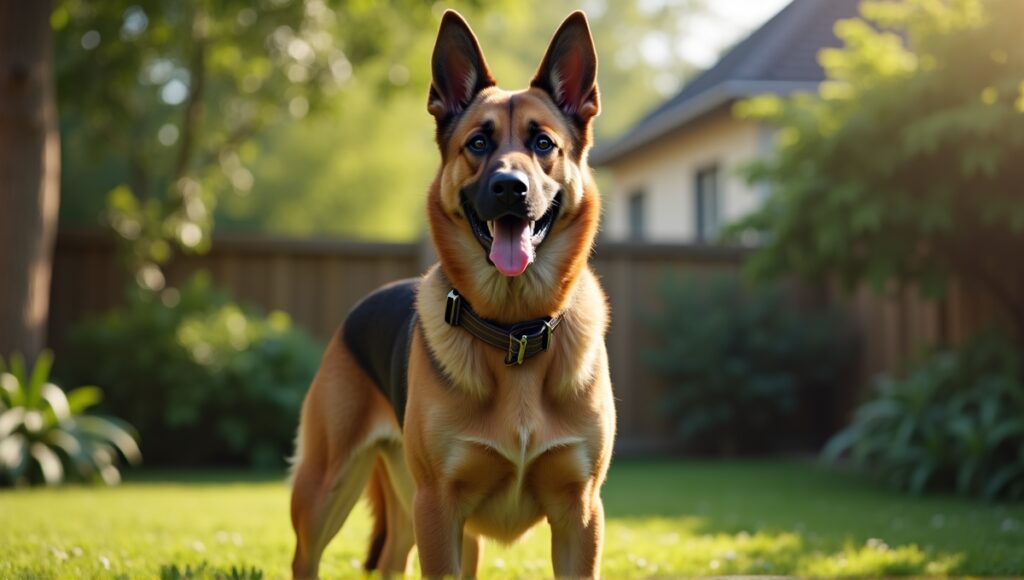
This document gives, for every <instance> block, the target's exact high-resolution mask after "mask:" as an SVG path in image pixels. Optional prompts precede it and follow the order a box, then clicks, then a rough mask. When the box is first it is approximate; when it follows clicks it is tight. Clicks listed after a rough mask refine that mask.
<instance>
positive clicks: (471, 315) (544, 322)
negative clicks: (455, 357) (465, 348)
mask: <svg viewBox="0 0 1024 580" xmlns="http://www.w3.org/2000/svg"><path fill="white" fill-rule="evenodd" d="M444 321H445V322H447V323H448V325H449V326H461V327H462V328H464V329H466V332H468V333H470V334H472V335H473V336H475V337H477V338H478V339H480V340H482V341H484V342H486V343H487V344H489V345H491V346H494V347H497V348H500V349H501V350H504V351H505V364H506V365H509V366H512V365H521V364H523V361H524V360H526V359H528V358H530V357H532V356H535V355H537V354H539V353H542V352H544V351H545V350H547V349H548V347H549V346H551V339H552V335H553V334H554V332H555V328H557V327H558V323H560V322H561V321H562V315H561V314H559V315H558V316H555V317H551V318H536V319H534V320H526V321H524V322H517V323H515V324H513V325H511V326H503V325H501V324H496V323H494V322H491V321H489V320H486V319H484V318H481V317H480V315H479V314H477V313H476V312H473V309H472V308H471V307H470V306H469V302H466V299H465V298H463V297H462V296H461V295H460V294H459V292H458V290H455V289H454V288H452V290H451V291H450V292H448V298H447V303H446V304H445V307H444Z"/></svg>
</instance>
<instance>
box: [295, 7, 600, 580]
mask: <svg viewBox="0 0 1024 580" xmlns="http://www.w3.org/2000/svg"><path fill="white" fill-rule="evenodd" d="M431 68H432V75H433V79H432V83H431V87H430V92H429V97H428V106H427V109H428V111H429V112H430V114H431V115H433V117H434V119H435V121H436V126H437V131H436V140H437V145H438V147H439V149H440V153H441V165H440V168H439V169H438V171H437V175H436V177H435V179H434V181H433V183H432V184H431V186H430V188H429V192H428V195H427V218H428V223H429V228H430V235H431V238H432V240H433V243H434V245H435V247H436V249H437V255H438V257H439V263H438V264H435V265H434V266H433V267H432V268H430V269H429V270H428V271H427V272H426V274H425V275H424V276H423V277H422V278H420V279H417V280H405V281H400V282H396V283H393V284H391V285H388V286H385V287H383V288H381V289H378V290H377V291H375V292H374V293H372V294H371V295H369V296H368V297H366V298H365V299H363V301H362V302H360V303H359V304H358V305H356V306H355V307H354V308H353V310H352V311H351V312H350V313H349V315H348V316H347V318H346V320H345V321H344V322H343V323H342V326H341V328H340V330H339V331H338V332H337V333H336V334H335V336H334V337H333V338H332V339H331V341H330V343H329V345H328V346H327V349H326V353H325V354H324V357H323V360H322V363H321V366H320V368H319V370H318V372H317V374H316V376H315V378H314V379H313V383H312V385H311V387H310V390H309V392H308V394H307V396H306V399H305V402H304V404H303V408H302V414H301V419H300V426H299V433H298V437H297V443H296V456H295V459H294V465H293V484H292V499H291V518H292V525H293V527H294V530H295V536H296V548H295V556H294V559H293V562H292V573H293V574H294V576H295V577H298V578H306V577H315V576H316V575H317V572H318V567H319V562H320V557H321V554H322V553H323V550H324V548H325V547H326V545H327V543H328V542H329V541H330V539H331V538H332V537H333V536H334V535H335V534H336V533H337V531H338V529H339V528H340V527H341V525H342V524H343V523H344V521H345V519H346V517H347V516H348V514H349V512H350V510H351V509H352V507H353V506H354V505H355V503H356V501H357V500H358V499H359V497H360V496H361V495H362V492H363V491H364V489H365V490H367V492H368V496H369V500H370V506H371V508H372V513H373V516H374V522H375V523H374V528H373V533H372V537H371V539H370V549H369V553H368V555H367V558H366V562H365V568H366V570H368V571H373V570H376V571H379V573H380V574H382V575H383V576H390V575H394V574H407V573H409V572H410V557H409V555H410V551H411V549H412V548H413V546H414V545H415V546H416V547H417V549H418V553H419V560H420V571H421V573H422V574H423V575H424V576H427V577H444V576H455V577H458V576H463V577H473V576H475V575H476V571H477V564H478V561H479V557H480V553H481V550H482V538H484V537H489V538H493V539H496V540H498V541H500V542H512V541H514V540H515V539H517V538H519V537H520V536H521V535H522V534H523V533H525V532H526V531H527V530H528V529H530V528H531V527H533V526H534V525H536V524H537V523H539V522H540V521H542V520H545V519H546V520H547V522H548V523H549V525H550V527H551V534H552V543H551V552H552V563H553V568H554V574H555V576H557V577H596V576H598V575H599V573H600V562H601V550H602V543H603V535H604V532H603V528H604V509H603V506H602V503H601V496H600V490H601V486H602V484H603V483H604V480H605V476H606V474H607V471H608V466H609V462H610V460H611V453H612V443H613V440H614V436H615V407H614V401H613V396H612V387H611V380H610V378H609V373H608V355H607V351H606V350H605V345H604V335H605V332H606V329H607V325H608V318H609V312H608V306H607V300H606V298H605V295H604V293H603V291H602V290H601V287H600V285H599V283H598V280H597V278H596V276H595V275H594V274H593V272H592V271H591V270H590V267H589V265H588V259H589V256H590V254H591V251H592V246H593V243H594V238H595V235H596V233H597V229H598V221H599V216H600V213H601V210H600V197H599V194H598V191H597V188H596V185H595V183H594V179H593V177H592V176H591V172H590V169H589V167H588V165H587V153H588V150H589V148H590V144H591V139H592V130H591V122H592V120H593V118H594V117H595V116H596V115H597V114H598V111H599V108H600V106H599V101H598V90H597V82H596V79H597V54H596V52H595V49H594V44H593V40H592V38H591V34H590V28H589V25H588V23H587V19H586V17H585V16H584V14H583V13H582V12H575V13H573V14H572V15H570V16H569V17H568V18H567V19H566V20H565V21H564V22H563V23H562V25H561V27H560V28H559V29H558V31H557V32H556V33H555V35H554V37H553V38H552V40H551V43H550V45H549V46H548V48H547V51H546V53H545V55H544V57H543V60H542V61H541V64H540V68H539V69H538V71H537V73H536V75H535V76H534V78H533V80H532V81H531V82H530V86H529V87H528V88H527V89H525V90H520V91H514V92H510V91H505V90H502V89H500V88H498V87H497V86H496V83H495V80H494V78H493V77H492V76H491V73H490V71H489V70H488V67H487V63H486V61H485V60H484V56H483V53H482V52H481V50H480V45H479V43H478V41H477V38H476V36H475V35H474V34H473V31H472V30H471V29H470V27H469V25H468V24H466V22H465V20H463V19H462V17H461V16H459V15H458V13H456V12H453V11H448V12H446V13H445V14H444V16H443V18H442V20H441V25H440V30H439V32H438V37H437V41H436V44H435V46H434V52H433V57H432V61H431Z"/></svg>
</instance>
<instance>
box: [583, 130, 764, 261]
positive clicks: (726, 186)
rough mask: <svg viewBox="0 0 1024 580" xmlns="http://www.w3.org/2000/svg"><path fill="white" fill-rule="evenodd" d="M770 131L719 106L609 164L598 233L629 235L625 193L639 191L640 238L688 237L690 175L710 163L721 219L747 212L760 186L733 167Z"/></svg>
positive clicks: (755, 152) (692, 224)
mask: <svg viewBox="0 0 1024 580" xmlns="http://www.w3.org/2000/svg"><path fill="white" fill-rule="evenodd" d="M770 135H771V131H770V130H769V129H768V128H766V127H764V126H762V125H761V124H759V123H756V122H753V121H746V120H736V119H733V118H732V117H731V116H730V114H729V113H728V112H726V111H723V112H720V113H717V114H716V115H714V116H709V117H708V118H706V119H704V120H701V121H699V122H697V123H695V124H693V125H691V126H689V127H687V128H685V129H683V130H681V131H680V132H679V134H677V135H675V136H673V137H670V138H668V139H666V140H664V141H663V142H661V143H658V144H656V145H650V146H647V147H646V148H645V149H644V150H643V151H641V152H640V153H639V154H637V155H633V156H630V157H628V158H626V159H624V160H621V161H618V162H616V163H614V164H612V165H610V167H609V168H610V169H611V171H612V173H613V186H612V190H611V191H610V192H608V195H607V198H606V202H605V203H606V208H607V210H606V211H607V213H606V214H605V217H604V228H603V230H604V232H603V233H604V236H605V237H606V238H607V239H611V240H625V239H628V238H629V235H630V232H629V215H628V214H629V211H628V202H629V198H630V196H632V195H634V194H635V193H636V192H640V191H642V192H643V193H644V196H645V201H644V215H643V221H644V232H643V233H644V235H643V237H642V239H643V240H645V241H651V242H690V241H693V240H694V239H695V237H696V227H697V225H696V217H695V210H696V200H695V196H696V191H695V190H696V175H697V172H698V171H699V170H701V169H704V168H706V167H709V166H711V165H717V166H718V168H719V180H720V181H719V192H720V193H719V195H720V198H719V203H720V206H719V213H720V216H721V218H722V223H729V222H731V221H735V220H736V219H738V218H740V217H742V216H744V215H746V214H748V213H750V212H751V211H753V210H754V209H756V208H758V207H759V206H760V205H761V203H763V200H764V197H765V188H764V187H763V186H760V187H751V186H750V185H748V184H747V183H746V181H745V180H744V179H743V178H742V177H740V176H739V175H737V169H738V168H739V167H741V166H742V165H743V164H745V163H747V162H749V161H750V160H752V159H755V158H756V157H758V156H759V155H763V154H764V153H765V152H766V151H765V149H766V145H768V144H770V142H771V140H770ZM768 146H769V147H770V145H768Z"/></svg>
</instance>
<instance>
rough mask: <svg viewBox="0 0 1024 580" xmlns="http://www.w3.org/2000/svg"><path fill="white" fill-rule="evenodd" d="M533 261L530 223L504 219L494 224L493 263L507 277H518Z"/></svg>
mask: <svg viewBox="0 0 1024 580" xmlns="http://www.w3.org/2000/svg"><path fill="white" fill-rule="evenodd" d="M532 261H533V244H532V243H530V231H529V222H528V221H526V220H520V219H514V218H504V219H499V220H496V221H495V223H494V241H493V242H491V262H494V267H495V268H497V269H498V271H499V272H501V273H502V274H504V275H506V276H518V275H520V274H522V273H523V272H524V271H526V267H527V266H529V265H530V262H532Z"/></svg>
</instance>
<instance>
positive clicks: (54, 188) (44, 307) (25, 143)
mask: <svg viewBox="0 0 1024 580" xmlns="http://www.w3.org/2000/svg"><path fill="white" fill-rule="evenodd" d="M50 11H51V2H50V0H0V356H4V357H6V356H8V355H10V354H11V353H12V352H21V353H23V354H24V355H25V356H26V357H27V358H28V359H29V360H32V359H34V358H35V356H36V355H37V354H38V353H39V350H40V349H42V347H43V345H44V342H45V340H46V318H47V314H48V311H49V299H50V269H51V267H52V262H53V244H54V238H55V236H56V233H57V208H58V204H59V201H60V200H59V196H60V135H59V133H58V129H57V104H56V100H55V98H56V97H55V90H54V80H53V77H54V71H53V40H52V32H51V29H50Z"/></svg>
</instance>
